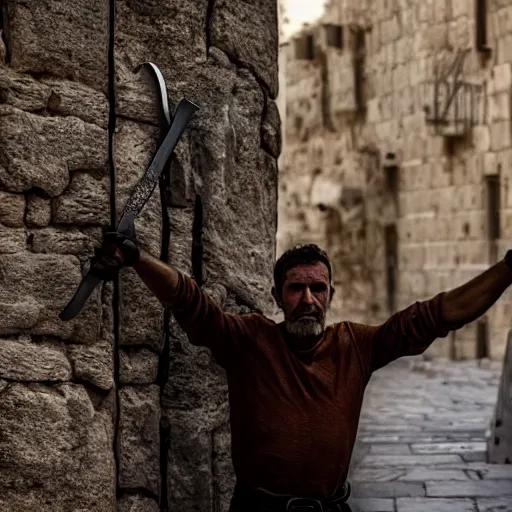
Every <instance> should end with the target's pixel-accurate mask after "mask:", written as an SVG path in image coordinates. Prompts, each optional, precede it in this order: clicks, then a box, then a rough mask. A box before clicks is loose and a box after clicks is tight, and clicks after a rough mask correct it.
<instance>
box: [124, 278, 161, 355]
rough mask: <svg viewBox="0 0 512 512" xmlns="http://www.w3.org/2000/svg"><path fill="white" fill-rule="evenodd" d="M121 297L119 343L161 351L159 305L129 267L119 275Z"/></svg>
mask: <svg viewBox="0 0 512 512" xmlns="http://www.w3.org/2000/svg"><path fill="white" fill-rule="evenodd" d="M121 296H122V309H121V328H120V343H121V345H122V346H125V345H137V346H147V347H149V348H151V349H152V350H154V351H155V352H160V351H161V349H162V344H163V335H162V329H163V308H162V305H161V304H160V302H159V301H158V299H157V298H156V297H155V296H154V295H153V294H152V293H151V292H150V291H149V289H148V288H147V286H146V285H145V284H144V283H143V282H142V280H141V279H140V278H139V277H138V276H137V274H136V273H135V271H134V270H132V269H126V270H124V271H123V273H122V275H121Z"/></svg>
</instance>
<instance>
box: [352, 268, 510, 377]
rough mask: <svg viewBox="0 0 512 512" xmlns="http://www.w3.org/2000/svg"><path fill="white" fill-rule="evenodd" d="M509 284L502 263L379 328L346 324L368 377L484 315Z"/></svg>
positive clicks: (413, 306)
mask: <svg viewBox="0 0 512 512" xmlns="http://www.w3.org/2000/svg"><path fill="white" fill-rule="evenodd" d="M511 284H512V270H511V268H510V267H509V266H508V265H507V263H505V262H504V261H501V262H499V263H497V264H495V265H493V266H492V267H490V268H489V269H487V270H486V271H485V272H483V273H482V274H480V275H478V276H477V277H475V278H474V279H472V280H470V281H468V282H467V283H465V284H463V285H462V286H459V287H457V288H454V289H453V290H449V291H446V292H442V293H439V294H438V295H436V296H435V297H433V298H432V299H429V300H426V301H421V302H415V303H414V304H412V305H411V306H409V307H407V308H405V309H404V310H402V311H399V312H398V313H395V314H394V315H392V316H391V317H390V318H389V320H387V321H386V322H384V323H383V324H381V325H378V326H370V325H362V324H352V323H349V324H348V326H349V329H350V330H351V333H352V336H353V339H354V342H355V343H356V346H357V348H358V350H359V353H360V356H361V361H362V364H363V366H364V369H365V372H366V373H367V375H368V376H369V375H371V373H372V372H373V371H375V370H378V369H379V368H381V367H383V366H385V365H386V364H388V363H390V362H391V361H393V360H395V359H398V358H399V357H403V356H409V355H416V354H421V353H422V352H424V351H425V350H426V349H427V348H428V347H429V346H430V345H431V344H432V342H433V341H434V340H435V339H436V338H444V337H445V336H446V335H447V334H448V333H449V332H450V331H453V330H456V329H459V328H461V327H462V326H464V325H466V324H468V323H470V322H473V321H474V320H476V319H477V318H479V317H480V316H481V315H483V314H484V313H485V312H486V311H487V310H488V309H489V308H490V307H491V306H492V305H493V304H494V303H495V302H496V301H497V300H498V298H499V297H500V296H501V295H502V294H503V292H504V291H505V290H506V289H507V287H508V286H510V285H511Z"/></svg>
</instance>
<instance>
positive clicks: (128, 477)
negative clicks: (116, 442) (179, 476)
mask: <svg viewBox="0 0 512 512" xmlns="http://www.w3.org/2000/svg"><path fill="white" fill-rule="evenodd" d="M159 395H160V390H159V388H158V386H144V387H140V388H135V387H128V386H127V387H123V388H122V389H121V390H120V392H119V396H120V401H121V411H120V419H119V421H120V427H119V436H120V459H121V460H120V486H121V488H126V489H145V490H147V491H149V492H151V493H152V494H153V495H155V496H159V495H160V466H159V457H160V441H159V440H160V430H159V424H160V407H159Z"/></svg>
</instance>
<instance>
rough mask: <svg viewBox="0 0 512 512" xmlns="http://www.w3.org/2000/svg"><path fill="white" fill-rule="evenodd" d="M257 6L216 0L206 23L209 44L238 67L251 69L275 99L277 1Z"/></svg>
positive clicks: (245, 2) (243, 0) (276, 82)
mask: <svg viewBox="0 0 512 512" xmlns="http://www.w3.org/2000/svg"><path fill="white" fill-rule="evenodd" d="M258 7H259V9H258V10H257V11H255V10H254V5H253V4H252V3H251V2H250V1H249V0H242V1H239V2H237V3H232V2H228V1H226V0H217V1H216V2H215V4H214V9H213V16H212V20H211V25H210V38H211V44H212V45H213V46H216V47H217V48H220V49H221V50H223V51H225V52H226V53H227V54H228V55H229V57H230V58H231V59H232V60H233V61H234V62H237V63H239V65H240V66H243V67H248V68H249V69H251V70H253V71H254V72H255V73H256V75H257V76H258V77H259V79H260V80H262V81H263V82H264V83H265V85H266V86H267V87H268V88H269V91H270V97H271V98H276V97H277V93H278V90H279V84H278V73H277V60H276V58H275V56H276V54H277V45H278V40H277V38H278V31H277V3H276V2H273V1H270V0H267V1H265V2H264V3H261V4H260V5H259V6H258Z"/></svg>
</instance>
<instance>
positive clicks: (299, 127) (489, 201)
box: [277, 0, 512, 359]
mask: <svg viewBox="0 0 512 512" xmlns="http://www.w3.org/2000/svg"><path fill="white" fill-rule="evenodd" d="M280 49H281V52H280V80H281V92H280V97H279V104H280V112H281V118H282V121H283V144H284V145H283V153H282V155H281V157H280V185H279V195H280V201H279V228H278V244H277V249H278V253H280V252H281V251H282V250H284V249H286V248H287V247H289V246H290V245H292V244H294V243H298V242H306V241H314V242H317V243H318V244H320V245H321V246H323V247H325V249H326V250H327V251H328V252H329V254H330V256H331V257H332V259H333V261H334V266H335V269H334V273H335V279H336V282H335V284H336V285H337V288H338V294H337V297H336V298H335V300H334V304H333V311H332V317H333V318H335V319H351V320H356V321H357V320H359V321H367V322H370V323H379V322H380V321H382V320H384V319H386V318H387V317H388V316H389V314H391V313H392V312H394V311H396V310H397V309H400V308H403V307H405V306H407V305H409V304H411V303H412V302H414V301H416V300H421V299H426V298H428V297H431V296H433V295H435V294H436V293H438V292H440V291H443V290H446V289H449V288H451V287H455V286H457V285H459V284H462V283H463V282H465V281H467V280H469V279H471V278H472V277H473V276H475V275H477V274H478V273H480V272H482V271H483V270H485V269H486V268H488V266H489V265H490V264H492V263H494V262H496V261H497V260H498V259H500V258H502V256H503V255H504V253H505V251H506V250H507V249H510V248H512V183H511V182H510V178H511V176H512V168H511V165H512V139H511V106H510V104H511V101H510V94H511V84H512V71H511V64H512V1H511V0H487V1H482V0H429V1H427V0H400V1H399V0H396V1H393V0H371V1H370V0H338V1H335V0H332V1H330V2H328V4H327V7H326V12H325V15H324V17H323V18H322V19H321V20H319V21H318V22H317V23H315V24H314V25H312V26H310V27H306V28H305V29H304V30H303V31H302V32H300V33H299V34H296V35H295V36H294V37H293V38H291V39H290V40H288V41H285V42H283V44H282V45H281V48H280ZM510 327H512V290H509V291H507V292H506V293H505V294H504V296H503V297H502V298H501V299H500V300H499V302H498V303H497V304H496V305H495V306H494V307H493V308H492V309H491V310H490V311H489V313H488V314H487V315H486V316H485V317H484V318H483V319H481V320H480V321H477V322H475V323H473V324H471V325H469V326H466V327H465V328H464V329H461V330H459V331H457V333H454V334H453V335H450V336H449V337H448V338H447V339H444V340H438V341H437V342H436V343H435V344H434V345H433V346H432V347H431V349H429V352H430V353H432V354H434V353H435V354H438V355H443V356H448V357H453V358H460V359H464V358H474V357H478V358H480V357H491V358H493V359H502V358H503V355H504V351H505V343H506V339H507V331H508V329H509V328H510Z"/></svg>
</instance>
